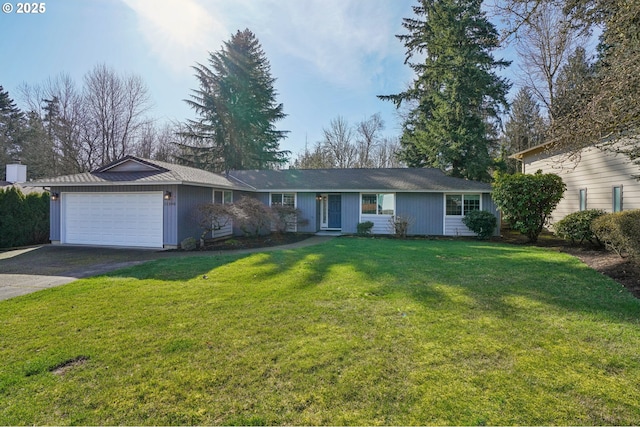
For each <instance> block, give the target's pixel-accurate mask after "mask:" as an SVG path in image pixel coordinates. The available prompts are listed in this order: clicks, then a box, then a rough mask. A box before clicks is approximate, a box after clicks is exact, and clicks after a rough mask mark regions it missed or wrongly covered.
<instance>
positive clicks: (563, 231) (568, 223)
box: [553, 209, 605, 245]
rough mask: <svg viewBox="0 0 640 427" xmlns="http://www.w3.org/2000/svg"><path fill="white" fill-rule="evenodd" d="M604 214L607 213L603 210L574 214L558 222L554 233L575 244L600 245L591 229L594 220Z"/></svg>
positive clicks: (588, 210) (554, 226) (554, 227)
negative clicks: (588, 243) (585, 242)
mask: <svg viewBox="0 0 640 427" xmlns="http://www.w3.org/2000/svg"><path fill="white" fill-rule="evenodd" d="M604 214H605V212H604V211H603V210H602V209H587V210H584V211H578V212H574V213H572V214H569V215H567V216H565V217H564V218H563V219H561V220H560V221H558V222H556V223H555V224H554V225H553V231H554V233H555V234H556V235H557V236H559V237H561V238H563V239H565V240H570V241H571V243H573V244H575V243H576V242H579V243H580V244H582V243H584V241H585V240H586V241H587V242H590V243H591V244H596V245H600V240H599V239H598V237H597V236H596V235H595V234H594V232H593V230H592V229H591V224H592V222H593V220H594V219H596V218H598V217H600V216H602V215H604Z"/></svg>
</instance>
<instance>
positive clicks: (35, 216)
mask: <svg viewBox="0 0 640 427" xmlns="http://www.w3.org/2000/svg"><path fill="white" fill-rule="evenodd" d="M48 241H49V193H41V194H39V193H31V194H27V195H24V194H23V193H22V191H20V189H19V188H16V187H9V188H7V189H0V248H13V247H17V246H26V245H34V244H38V243H47V242H48Z"/></svg>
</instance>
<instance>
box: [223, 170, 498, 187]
mask: <svg viewBox="0 0 640 427" xmlns="http://www.w3.org/2000/svg"><path fill="white" fill-rule="evenodd" d="M229 178H230V179H235V180H237V181H238V182H239V183H241V184H244V185H249V186H251V187H252V188H253V189H255V190H256V191H291V192H295V191H312V192H313V191H316V192H321V191H399V192H410V191H432V192H441V191H480V192H491V185H490V184H487V183H484V182H477V181H469V180H466V179H462V178H453V177H450V176H447V175H445V174H444V173H443V172H442V171H441V170H440V169H435V168H396V169H285V170H244V171H231V172H230V173H229Z"/></svg>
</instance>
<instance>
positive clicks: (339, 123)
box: [293, 114, 403, 169]
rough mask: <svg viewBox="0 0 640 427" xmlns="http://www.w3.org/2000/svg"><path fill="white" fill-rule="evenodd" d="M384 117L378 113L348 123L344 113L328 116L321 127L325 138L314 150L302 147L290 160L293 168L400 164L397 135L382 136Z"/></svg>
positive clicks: (373, 166)
mask: <svg viewBox="0 0 640 427" xmlns="http://www.w3.org/2000/svg"><path fill="white" fill-rule="evenodd" d="M382 130H384V121H383V120H382V118H381V116H380V114H374V115H372V116H371V117H369V118H368V119H364V120H362V121H360V122H358V123H357V124H356V125H355V126H353V127H352V126H350V125H349V123H348V122H347V120H346V119H345V118H344V117H340V116H338V117H336V118H335V119H333V120H331V122H330V125H329V128H325V129H323V132H324V139H323V140H322V141H320V142H318V143H316V144H315V146H314V148H313V150H309V148H308V147H305V150H304V152H303V153H301V154H300V155H299V156H298V158H297V159H295V161H294V162H293V167H294V168H296V169H340V168H388V167H402V166H403V165H402V163H401V162H400V161H399V160H398V158H397V156H396V153H397V152H398V151H399V149H400V144H399V142H398V140H397V139H393V138H388V137H387V138H385V137H383V136H382V134H381V133H382Z"/></svg>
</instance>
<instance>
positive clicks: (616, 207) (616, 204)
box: [612, 185, 622, 212]
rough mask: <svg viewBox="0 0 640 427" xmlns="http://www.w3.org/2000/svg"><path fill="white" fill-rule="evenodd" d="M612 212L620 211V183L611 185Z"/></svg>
mask: <svg viewBox="0 0 640 427" xmlns="http://www.w3.org/2000/svg"><path fill="white" fill-rule="evenodd" d="M612 210H613V211H614V212H620V211H622V185H621V186H619V187H613V209H612Z"/></svg>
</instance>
